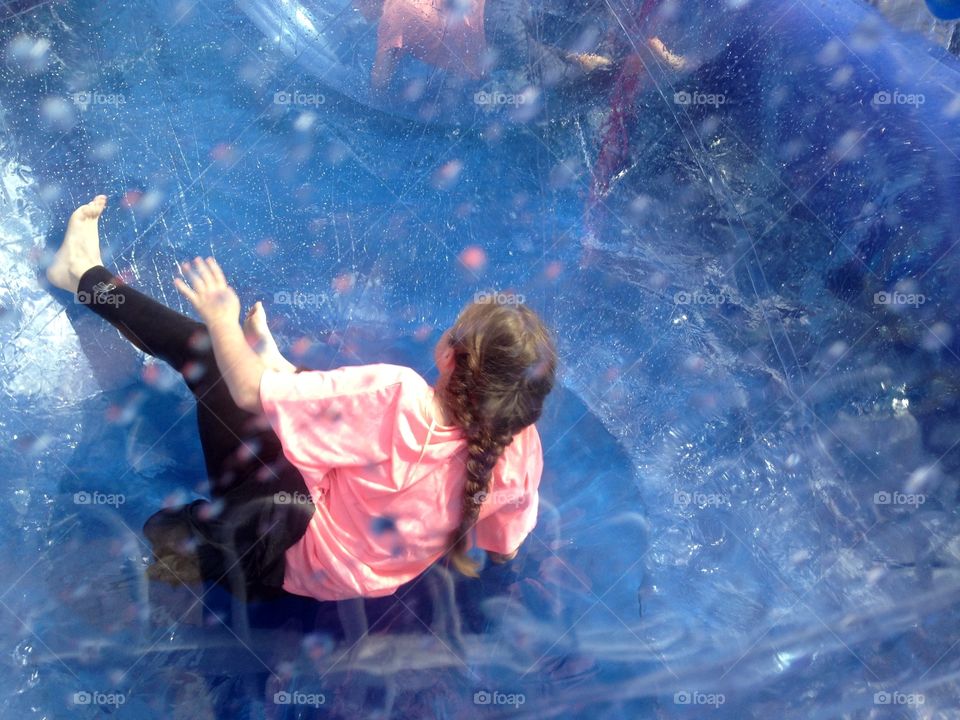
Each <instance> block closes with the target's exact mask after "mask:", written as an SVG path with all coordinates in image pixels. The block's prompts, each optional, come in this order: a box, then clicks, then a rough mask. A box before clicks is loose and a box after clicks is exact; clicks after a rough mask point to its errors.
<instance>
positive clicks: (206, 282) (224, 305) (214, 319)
mask: <svg viewBox="0 0 960 720" xmlns="http://www.w3.org/2000/svg"><path fill="white" fill-rule="evenodd" d="M180 267H181V268H182V270H183V272H184V274H185V275H186V276H187V279H188V280H189V281H190V284H189V285H187V283H185V282H184V281H183V280H181V279H180V278H174V279H173V284H174V285H175V286H176V288H177V290H179V291H180V292H181V293H182V294H183V295H184V297H186V298H187V300H189V301H190V303H191V304H192V305H193V307H194V309H195V310H196V311H197V314H198V315H199V316H200V317H201V318H202V319H203V322H204V323H206V325H207V327H210V326H211V325H215V324H217V323H221V322H224V321H227V322H233V323H239V322H240V299H239V298H238V297H237V294H236V293H235V292H234V291H233V288H232V287H230V286H229V285H228V284H227V279H226V278H225V277H224V276H223V270H221V269H220V266H219V265H218V264H217V261H216V260H214V259H213V258H212V257H211V258H207V259H206V260H201V259H200V258H196V259H195V260H194V261H193V264H192V265H191V264H190V263H189V262H185V263H181V265H180Z"/></svg>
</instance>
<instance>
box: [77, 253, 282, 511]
mask: <svg viewBox="0 0 960 720" xmlns="http://www.w3.org/2000/svg"><path fill="white" fill-rule="evenodd" d="M77 299H78V301H79V302H81V303H82V304H83V305H86V306H87V307H88V308H90V309H91V310H92V311H93V312H95V313H96V314H97V315H99V316H100V317H102V318H103V319H104V320H106V321H107V322H109V323H110V324H111V325H113V326H114V327H115V328H117V330H119V331H120V333H121V334H122V335H123V336H124V337H126V338H127V339H128V340H129V341H130V342H131V343H132V344H133V345H135V346H136V347H138V348H139V349H141V350H143V351H144V352H145V353H148V354H150V355H153V356H154V357H157V358H160V359H161V360H164V361H165V362H167V363H168V364H169V365H170V366H171V367H172V368H174V369H175V370H176V371H177V372H179V373H180V374H181V375H182V376H183V379H184V380H185V381H186V383H187V386H188V387H189V388H190V390H191V392H193V394H194V396H195V397H196V399H197V424H198V426H199V431H200V443H201V445H202V446H203V454H204V459H205V461H206V466H207V473H208V475H209V477H210V481H211V483H212V487H211V492H212V494H214V495H220V494H222V493H223V492H225V491H226V490H228V489H229V488H230V486H231V485H232V481H233V480H234V479H235V474H236V470H237V469H238V468H239V467H241V466H247V464H248V463H250V462H253V463H258V466H257V467H258V468H259V467H264V468H265V469H264V473H267V474H269V472H270V469H269V463H271V462H273V461H274V460H275V459H276V458H277V457H278V456H279V455H280V454H281V452H282V451H281V449H280V446H279V441H278V440H277V439H276V435H275V434H273V433H272V432H270V431H269V430H270V428H269V424H268V423H267V422H266V418H264V417H262V416H258V415H255V414H253V413H249V412H246V411H245V410H241V409H240V408H239V407H237V405H236V403H235V402H234V401H233V398H232V397H231V396H230V392H229V390H228V389H227V385H226V383H225V382H223V378H222V376H221V374H220V369H219V368H218V367H217V361H216V358H215V357H214V354H213V346H212V343H211V341H210V335H209V333H208V332H207V328H206V326H205V325H203V323H200V322H197V321H195V320H191V319H190V318H188V317H186V316H185V315H181V314H180V313H178V312H176V311H174V310H171V309H170V308H168V307H166V306H164V305H162V304H161V303H158V302H157V301H156V300H154V299H153V298H151V297H149V296H147V295H144V294H143V293H141V292H140V291H138V290H135V289H133V288H132V287H130V286H129V285H126V284H125V283H124V282H123V281H122V280H121V279H120V278H118V277H116V276H115V275H113V274H112V273H111V272H110V271H109V270H107V269H106V268H105V267H103V266H102V265H100V266H96V267H93V268H90V269H89V270H87V271H86V272H84V273H83V275H82V276H81V277H80V284H79V287H78V289H77ZM248 469H249V468H248Z"/></svg>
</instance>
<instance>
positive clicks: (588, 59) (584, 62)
mask: <svg viewBox="0 0 960 720" xmlns="http://www.w3.org/2000/svg"><path fill="white" fill-rule="evenodd" d="M567 57H568V58H569V59H570V60H572V61H573V62H575V63H577V64H578V65H579V66H580V68H581V69H582V70H583V71H584V72H588V73H591V72H593V71H594V70H603V69H606V68H609V67H610V66H611V65H613V62H612V61H611V60H610V58H608V57H605V56H603V55H595V54H594V53H570V54H569V55H567Z"/></svg>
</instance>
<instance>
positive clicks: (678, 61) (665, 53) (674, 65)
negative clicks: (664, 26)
mask: <svg viewBox="0 0 960 720" xmlns="http://www.w3.org/2000/svg"><path fill="white" fill-rule="evenodd" d="M647 45H649V46H650V49H651V50H653V51H654V52H655V53H656V54H657V55H658V56H659V57H660V59H661V60H663V61H664V62H665V63H666V64H667V65H669V66H670V69H671V70H674V71H676V72H680V71H681V70H683V69H684V68H685V67H686V66H687V59H686V58H685V57H684V56H683V55H676V54H675V53H672V52H670V50H669V49H668V48H667V46H666V45H664V44H663V40H661V39H660V38H658V37H652V38H650V39H649V40H648V41H647Z"/></svg>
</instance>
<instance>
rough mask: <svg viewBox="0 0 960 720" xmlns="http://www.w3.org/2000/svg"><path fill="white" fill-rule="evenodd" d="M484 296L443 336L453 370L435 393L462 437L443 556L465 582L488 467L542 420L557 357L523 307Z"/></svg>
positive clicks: (472, 568)
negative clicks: (458, 486) (456, 501)
mask: <svg viewBox="0 0 960 720" xmlns="http://www.w3.org/2000/svg"><path fill="white" fill-rule="evenodd" d="M501 297H502V296H500V295H496V296H492V295H485V296H482V297H481V299H479V300H477V301H475V302H473V303H471V304H470V305H468V306H467V307H466V308H464V310H463V311H462V312H461V313H460V316H459V317H458V318H457V321H456V323H455V324H454V325H453V327H452V328H450V330H448V331H447V333H446V336H447V343H448V344H449V346H450V348H451V349H452V350H453V367H452V370H451V371H450V374H449V376H448V377H447V379H446V381H445V382H443V383H442V384H440V385H439V387H438V388H437V395H438V397H439V399H440V402H441V403H442V404H443V407H444V410H445V411H446V412H447V413H449V417H450V418H451V419H452V421H453V422H454V423H455V424H456V425H457V426H459V427H460V428H462V429H463V431H464V433H465V434H466V438H467V463H466V470H467V481H466V486H465V489H464V495H463V516H462V518H461V520H460V525H459V526H458V527H457V529H456V530H454V531H453V533H451V535H450V552H449V558H450V561H451V562H452V563H453V566H454V567H455V568H456V569H457V570H459V571H460V572H462V573H463V574H464V575H468V576H470V577H476V576H477V563H476V562H475V561H474V560H472V559H471V558H470V557H469V556H468V555H467V550H468V549H469V547H470V540H469V534H470V531H471V530H472V529H473V526H474V525H475V524H476V522H477V517H478V516H479V514H480V505H481V504H482V503H483V500H484V498H485V497H486V495H487V493H488V491H489V489H490V479H491V477H492V473H493V468H494V466H495V465H496V464H497V461H498V460H499V459H500V456H501V455H503V451H504V450H505V449H506V448H507V446H508V445H510V443H511V442H513V437H514V435H516V434H517V433H518V432H520V431H521V430H523V429H524V428H525V427H527V426H528V425H532V424H533V423H534V422H536V421H537V419H538V418H539V417H540V413H541V412H542V410H543V401H544V399H545V398H546V397H547V395H548V394H549V393H550V391H551V390H552V389H553V383H554V379H555V375H556V368H557V352H556V347H555V345H554V341H553V338H552V336H551V334H550V331H549V330H548V329H547V328H546V326H544V324H543V322H542V321H541V320H540V318H539V317H538V316H537V314H536V313H535V312H534V311H533V310H531V309H530V308H528V307H526V306H525V305H523V304H522V303H513V302H509V300H512V298H507V300H508V301H507V302H503V301H501V300H500V298H501Z"/></svg>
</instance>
